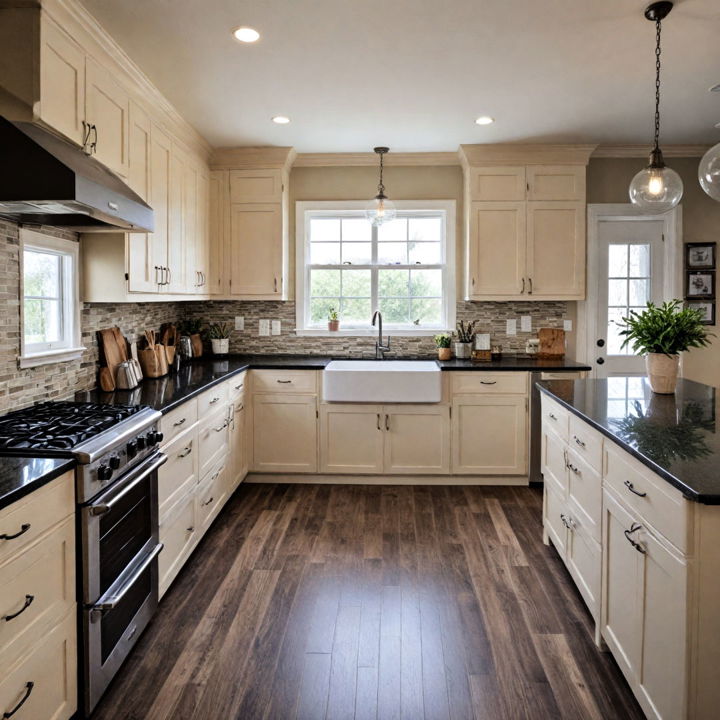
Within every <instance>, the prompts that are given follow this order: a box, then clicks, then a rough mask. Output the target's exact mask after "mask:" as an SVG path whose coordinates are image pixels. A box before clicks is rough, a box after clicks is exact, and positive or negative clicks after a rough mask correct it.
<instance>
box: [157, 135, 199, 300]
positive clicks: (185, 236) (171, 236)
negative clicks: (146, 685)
mask: <svg viewBox="0 0 720 720" xmlns="http://www.w3.org/2000/svg"><path fill="white" fill-rule="evenodd" d="M191 172H192V171H191V170H190V169H189V160H188V158H187V156H186V155H185V154H184V153H183V152H182V151H181V150H180V149H179V148H178V147H177V145H176V144H174V143H173V145H172V150H171V153H170V192H169V195H168V198H169V200H168V202H169V227H168V244H167V261H166V263H165V264H166V266H167V268H168V273H167V277H166V284H165V285H164V286H163V291H164V292H166V293H172V294H173V295H174V294H182V293H185V292H186V290H187V259H188V258H187V250H186V245H187V244H190V243H191V242H192V232H193V230H194V228H193V229H191V228H189V227H186V226H185V222H186V221H190V220H191V219H192V222H193V223H194V220H195V218H194V208H193V212H192V218H191V217H189V214H188V210H187V203H186V185H192V184H193V181H192V180H190V181H188V177H187V174H188V173H191ZM191 194H192V195H193V196H194V191H191Z"/></svg>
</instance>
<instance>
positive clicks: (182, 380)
mask: <svg viewBox="0 0 720 720" xmlns="http://www.w3.org/2000/svg"><path fill="white" fill-rule="evenodd" d="M333 359H335V358H332V357H327V356H323V355H317V356H314V355H302V356H299V355H228V356H227V357H226V358H224V359H220V358H217V357H207V358H198V359H196V360H193V361H192V362H190V363H188V364H187V365H185V366H184V367H183V368H181V369H180V372H178V373H177V374H170V375H167V376H165V377H163V378H157V379H150V378H147V379H145V380H143V382H142V383H141V385H140V386H139V387H137V388H135V389H134V390H117V391H115V392H113V393H104V392H102V391H101V390H97V389H96V390H91V391H89V392H80V393H77V395H76V396H75V399H76V400H82V401H89V402H101V403H109V404H121V405H148V406H150V407H152V408H154V409H155V410H160V411H161V412H164V413H166V412H169V411H170V410H172V409H173V408H175V407H177V406H178V405H180V404H182V403H183V402H185V401H186V400H189V399H190V398H192V397H194V396H195V395H198V394H199V393H201V392H203V391H204V390H207V389H208V388H210V387H212V386H213V385H216V384H217V383H220V382H223V380H226V379H227V378H229V377H231V376H232V375H236V374H237V373H240V372H242V371H243V370H247V369H255V370H272V369H275V368H282V369H285V370H322V369H323V368H324V367H325V366H326V365H327V364H328V363H330V362H331V361H332V360H333ZM338 359H343V360H347V359H352V358H338ZM358 359H360V358H358ZM362 359H367V358H362ZM391 359H393V358H390V357H388V360H391ZM397 359H403V360H408V359H411V360H414V359H417V360H420V359H422V360H427V359H428V358H397ZM437 362H438V365H439V366H440V368H441V369H442V370H493V371H497V370H502V371H515V372H527V371H533V370H535V371H561V370H565V371H568V370H575V371H582V370H590V368H589V367H588V366H587V365H582V364H580V363H576V362H574V361H573V360H539V359H536V358H520V357H515V356H507V357H505V358H503V359H502V360H495V361H494V362H488V363H475V362H472V361H471V360H447V361H444V362H440V361H437Z"/></svg>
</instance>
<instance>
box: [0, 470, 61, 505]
mask: <svg viewBox="0 0 720 720" xmlns="http://www.w3.org/2000/svg"><path fill="white" fill-rule="evenodd" d="M74 468H75V460H73V459H71V458H35V457H28V458H23V457H0V510H2V509H4V508H6V507H8V506H9V505H12V504H13V503H15V502H17V501H18V500H21V499H22V498H24V497H25V496H27V495H29V494H30V493H32V492H34V491H35V490H38V489H40V488H41V487H42V486H43V485H47V484H48V483H49V482H51V481H52V480H55V479H56V478H58V477H60V476H61V475H63V474H64V473H66V472H68V471H69V470H73V469H74ZM24 475H27V477H23V476H24ZM6 485H7V486H8V487H6Z"/></svg>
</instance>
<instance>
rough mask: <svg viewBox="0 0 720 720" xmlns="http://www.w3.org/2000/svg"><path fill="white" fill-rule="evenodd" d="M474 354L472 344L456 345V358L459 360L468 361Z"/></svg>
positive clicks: (457, 343)
mask: <svg viewBox="0 0 720 720" xmlns="http://www.w3.org/2000/svg"><path fill="white" fill-rule="evenodd" d="M471 354H472V343H463V342H456V343H455V357H456V358H457V359H458V360H467V359H468V358H469V357H470V355H471Z"/></svg>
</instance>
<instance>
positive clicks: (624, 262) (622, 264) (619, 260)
mask: <svg viewBox="0 0 720 720" xmlns="http://www.w3.org/2000/svg"><path fill="white" fill-rule="evenodd" d="M627 271H628V246H627V245H610V246H609V247H608V274H609V275H610V277H627Z"/></svg>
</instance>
